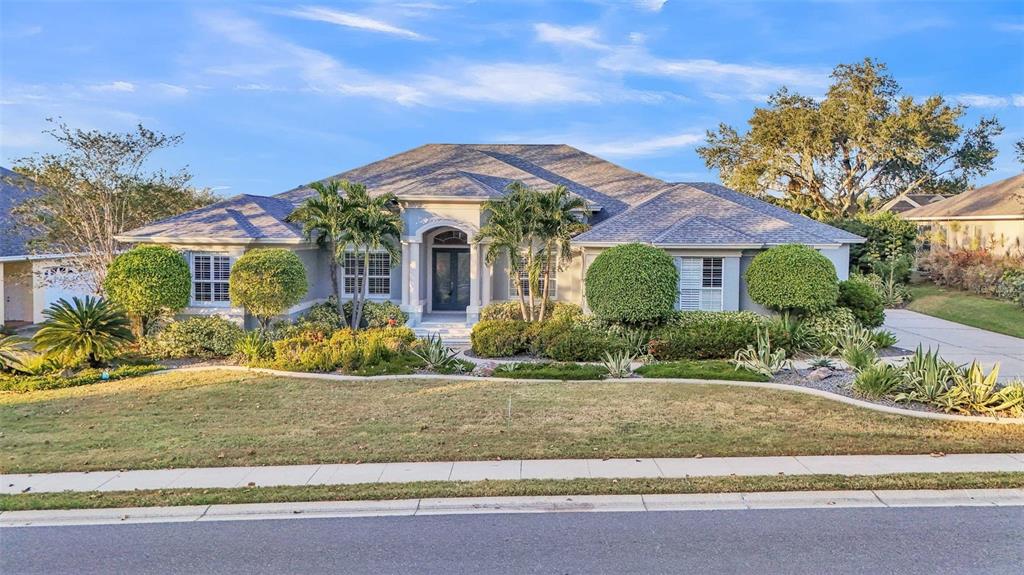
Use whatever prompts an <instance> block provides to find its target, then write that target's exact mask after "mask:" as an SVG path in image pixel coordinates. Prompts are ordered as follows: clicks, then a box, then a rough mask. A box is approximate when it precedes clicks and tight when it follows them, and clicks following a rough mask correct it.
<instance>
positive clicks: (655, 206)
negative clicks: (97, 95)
mask: <svg viewBox="0 0 1024 575" xmlns="http://www.w3.org/2000/svg"><path fill="white" fill-rule="evenodd" d="M326 180H349V181H352V182H358V183H361V184H364V185H365V186H366V187H367V188H368V189H369V191H370V192H371V193H374V194H382V193H387V192H390V193H393V194H395V195H396V196H398V198H399V199H400V200H407V201H414V200H429V199H439V200H442V201H445V200H446V201H484V200H487V199H492V198H500V197H501V196H502V195H504V194H505V188H506V187H507V186H508V184H510V183H512V182H515V181H520V182H522V183H524V184H526V185H528V186H534V187H541V188H547V187H551V186H554V185H564V186H565V187H566V188H568V189H569V191H570V192H571V193H573V194H575V195H577V196H579V197H581V198H583V199H584V200H586V201H587V203H588V205H589V206H590V207H591V209H592V210H594V212H595V213H594V214H593V216H592V217H591V220H590V221H591V224H592V225H593V228H592V229H591V231H589V232H587V233H586V234H583V235H582V236H580V239H581V240H582V239H583V238H588V239H590V240H591V241H595V242H604V241H609V242H615V241H647V242H653V241H654V240H655V238H656V237H657V236H658V235H659V234H670V235H671V237H672V238H673V239H674V240H675V241H678V242H679V243H693V244H737V243H742V244H743V245H747V244H757V245H763V244H766V243H788V242H805V243H815V244H822V243H826V244H833V243H840V242H857V241H862V240H861V238H859V237H858V236H855V235H853V234H850V233H848V232H844V231H842V230H838V229H836V228H832V227H830V226H827V225H825V224H822V223H819V222H815V221H814V220H811V219H808V218H805V217H802V216H798V215H796V214H794V213H792V212H789V211H787V210H784V209H782V208H779V207H776V206H773V205H771V204H767V203H765V202H762V201H760V200H756V199H754V198H751V197H749V196H745V195H743V194H739V193H736V192H733V191H731V190H728V189H727V188H723V187H722V186H717V185H715V184H670V183H667V182H664V181H662V180H659V179H657V178H652V177H650V176H645V175H643V174H640V173H637V172H633V171H631V170H627V169H625V168H623V167H621V166H618V165H616V164H613V163H611V162H608V161H606V160H602V159H601V158H598V157H596V156H592V155H590V154H587V153H586V152H582V151H580V150H577V149H576V148H573V147H571V146H566V145H561V144H558V145H555V144H551V145H549V144H542V145H531V144H494V145H484V144H427V145H424V146H420V147H418V148H414V149H412V150H409V151H406V152H402V153H400V154H396V155H394V156H391V157H388V158H385V159H383V160H379V161H376V162H373V163H371V164H367V165H365V166H362V167H359V168H355V169H352V170H348V171H346V172H342V173H340V174H337V175H335V176H331V177H329V178H324V180H322V181H326ZM312 195H313V190H312V189H310V188H309V186H308V185H304V186H300V187H297V188H294V189H291V190H288V191H286V192H283V193H281V194H278V195H276V196H272V197H264V196H236V197H234V198H230V199H228V200H224V201H222V202H218V203H216V204H213V205H210V206H207V207H205V208H201V209H199V210H195V211H192V212H188V213H185V214H181V215H178V216H174V217H172V218H168V219H166V220H163V221H160V222H157V223H154V224H150V225H148V226H146V227H144V228H141V229H138V230H134V231H132V232H129V233H127V234H124V236H122V237H121V238H120V239H122V240H124V241H146V240H151V241H152V240H155V239H159V240H162V241H179V242H183V243H184V242H186V241H194V240H196V239H200V238H208V239H209V241H210V242H211V243H212V242H213V241H214V240H223V241H224V242H225V243H239V242H245V243H249V242H267V243H270V242H274V241H277V242H283V241H301V237H302V234H301V232H300V230H299V229H298V228H297V227H296V226H294V225H292V224H290V223H287V222H286V221H285V218H286V217H287V215H288V214H289V213H291V211H292V210H293V209H294V208H295V207H297V206H298V205H299V204H301V203H302V201H304V200H305V199H306V198H309V197H310V196H312ZM698 216H699V218H698ZM694 218H696V219H694ZM684 220H685V221H684ZM675 224H678V226H677V227H675V228H674V229H672V230H669V229H668V228H670V227H672V226H673V225H675ZM612 238H629V239H612ZM666 238H669V235H666V236H665V237H664V238H663V240H664V239H666ZM740 240H742V241H740Z"/></svg>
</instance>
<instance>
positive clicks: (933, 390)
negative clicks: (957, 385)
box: [893, 345, 961, 403]
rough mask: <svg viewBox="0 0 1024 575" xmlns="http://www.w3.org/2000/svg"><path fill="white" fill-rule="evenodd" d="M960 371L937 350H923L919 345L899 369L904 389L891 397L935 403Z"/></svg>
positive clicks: (898, 399)
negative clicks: (940, 355)
mask: <svg viewBox="0 0 1024 575" xmlns="http://www.w3.org/2000/svg"><path fill="white" fill-rule="evenodd" d="M960 372H961V369H960V368H959V367H957V365H956V364H954V363H952V362H948V361H945V360H944V359H942V358H941V357H939V351H938V350H935V351H932V349H931V348H928V351H923V349H922V347H921V346H920V345H919V346H917V350H915V351H914V355H912V356H910V359H908V360H907V363H905V364H904V365H903V369H902V370H901V373H902V384H901V387H902V388H903V389H904V390H905V391H902V392H900V393H897V394H896V395H895V396H894V397H893V399H894V400H896V401H920V402H923V403H935V402H937V401H938V399H939V397H940V396H942V394H944V393H946V389H947V388H948V387H949V382H950V381H952V380H953V378H954V377H956V376H957V375H958V374H959V373H960Z"/></svg>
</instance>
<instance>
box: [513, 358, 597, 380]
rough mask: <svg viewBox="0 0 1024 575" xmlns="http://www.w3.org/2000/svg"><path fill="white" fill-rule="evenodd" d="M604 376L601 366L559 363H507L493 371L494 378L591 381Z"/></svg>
mask: <svg viewBox="0 0 1024 575" xmlns="http://www.w3.org/2000/svg"><path fill="white" fill-rule="evenodd" d="M606 375H608V370H607V369H605V367H604V366H602V365H589V364H579V363H560V362H522V363H507V364H503V365H500V366H498V368H497V369H495V370H494V376H495V377H510V378H517V379H561V380H592V379H602V378H604V377H605V376H606Z"/></svg>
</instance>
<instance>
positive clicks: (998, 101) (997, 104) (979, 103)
mask: <svg viewBox="0 0 1024 575" xmlns="http://www.w3.org/2000/svg"><path fill="white" fill-rule="evenodd" d="M952 98H953V99H954V100H956V101H957V102H959V103H961V104H965V105H967V106H974V107H977V108H1005V107H1006V105H1007V104H1009V102H1010V101H1009V99H1007V98H1004V97H1003V96H993V95H991V94H956V95H954V96H952Z"/></svg>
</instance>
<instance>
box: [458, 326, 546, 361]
mask: <svg viewBox="0 0 1024 575" xmlns="http://www.w3.org/2000/svg"><path fill="white" fill-rule="evenodd" d="M529 332H530V324H529V323H528V322H525V321H521V320H510V319H492V320H486V321H480V322H477V323H476V325H474V326H473V331H472V332H471V333H470V334H469V342H470V345H471V346H472V347H473V353H475V354H476V355H478V356H480V357H509V356H513V355H518V354H520V353H525V352H526V351H528V350H529V348H530V339H531V338H530V335H529Z"/></svg>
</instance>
